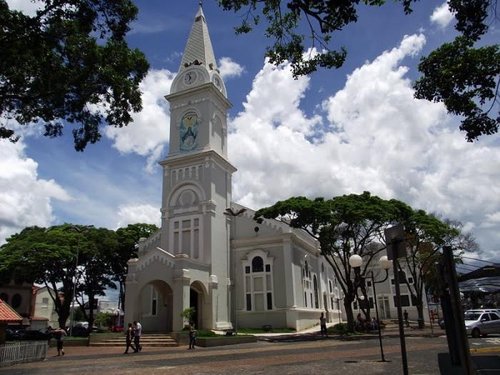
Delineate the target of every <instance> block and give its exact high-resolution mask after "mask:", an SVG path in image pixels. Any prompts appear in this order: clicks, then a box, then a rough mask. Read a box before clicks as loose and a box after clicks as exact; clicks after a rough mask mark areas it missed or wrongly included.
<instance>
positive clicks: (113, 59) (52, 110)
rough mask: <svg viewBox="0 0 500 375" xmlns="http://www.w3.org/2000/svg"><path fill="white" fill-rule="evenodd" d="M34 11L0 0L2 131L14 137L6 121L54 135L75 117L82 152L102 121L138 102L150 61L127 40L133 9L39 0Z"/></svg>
mask: <svg viewBox="0 0 500 375" xmlns="http://www.w3.org/2000/svg"><path fill="white" fill-rule="evenodd" d="M40 3H41V8H40V9H39V10H38V11H37V12H36V15H35V16H28V15H25V14H23V13H21V12H18V11H15V10H11V9H9V6H8V4H7V2H6V1H5V0H0V24H1V25H2V27H1V28H0V50H1V51H2V58H1V59H0V116H1V117H0V138H7V139H10V140H12V141H16V140H17V139H18V135H17V134H16V133H15V131H14V129H13V126H11V125H12V124H11V122H12V121H14V120H15V121H16V122H18V123H19V124H21V125H30V126H44V127H45V133H44V134H45V135H46V136H49V137H57V136H60V135H62V134H63V130H64V128H65V127H66V126H68V124H73V125H74V127H73V130H72V133H73V138H74V146H75V149H76V150H77V151H83V150H84V149H85V147H86V146H87V144H88V143H95V142H97V141H99V139H100V138H101V129H100V128H101V125H103V124H104V123H106V124H108V125H112V126H117V127H122V126H125V125H127V124H128V123H130V121H131V120H132V117H131V112H133V111H136V112H137V111H139V110H140V109H141V108H142V104H141V93H140V90H139V83H140V82H141V80H142V79H143V78H144V77H145V75H146V73H147V70H148V68H149V65H148V63H147V61H146V58H145V56H144V55H143V53H142V52H140V51H139V50H137V49H130V48H129V47H128V45H127V42H126V40H125V36H126V33H127V31H129V24H130V22H132V21H133V20H135V18H136V16H137V12H138V10H137V7H136V6H135V5H134V4H133V3H132V1H130V0H116V1H106V0H84V1H75V0H64V1H63V0H40Z"/></svg>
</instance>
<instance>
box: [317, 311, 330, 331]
mask: <svg viewBox="0 0 500 375" xmlns="http://www.w3.org/2000/svg"><path fill="white" fill-rule="evenodd" d="M319 327H320V330H321V336H328V330H327V329H326V318H325V314H323V313H321V315H320V317H319Z"/></svg>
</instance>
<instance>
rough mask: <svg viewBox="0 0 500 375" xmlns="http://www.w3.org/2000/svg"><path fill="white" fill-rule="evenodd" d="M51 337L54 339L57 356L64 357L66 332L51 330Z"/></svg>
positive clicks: (60, 329)
mask: <svg viewBox="0 0 500 375" xmlns="http://www.w3.org/2000/svg"><path fill="white" fill-rule="evenodd" d="M52 335H53V336H54V338H55V339H56V345H57V356H60V355H61V354H62V355H64V336H66V331H65V330H64V329H62V328H57V329H53V330H52Z"/></svg>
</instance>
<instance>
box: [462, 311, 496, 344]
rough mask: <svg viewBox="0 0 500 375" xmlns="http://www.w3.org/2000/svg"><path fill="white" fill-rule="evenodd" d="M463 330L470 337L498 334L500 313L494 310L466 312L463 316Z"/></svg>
mask: <svg viewBox="0 0 500 375" xmlns="http://www.w3.org/2000/svg"><path fill="white" fill-rule="evenodd" d="M464 321H465V330H466V332H467V334H468V335H471V336H472V337H479V336H486V335H487V334H489V333H500V313H498V311H497V310H494V309H485V310H467V311H466V312H465V314H464Z"/></svg>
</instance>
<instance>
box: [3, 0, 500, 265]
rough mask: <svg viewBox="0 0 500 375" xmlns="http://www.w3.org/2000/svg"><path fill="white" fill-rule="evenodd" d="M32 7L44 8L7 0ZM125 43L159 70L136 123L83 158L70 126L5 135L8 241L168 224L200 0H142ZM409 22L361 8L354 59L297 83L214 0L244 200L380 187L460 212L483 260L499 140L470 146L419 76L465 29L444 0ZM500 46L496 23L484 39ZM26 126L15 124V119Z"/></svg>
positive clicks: (352, 40)
mask: <svg viewBox="0 0 500 375" xmlns="http://www.w3.org/2000/svg"><path fill="white" fill-rule="evenodd" d="M7 3H8V4H9V6H11V7H13V8H16V9H19V10H22V11H23V12H26V13H28V14H32V13H33V12H34V10H35V9H36V7H37V4H36V3H32V2H31V1H28V0H17V1H14V0H8V1H7ZM135 3H136V4H137V6H138V8H139V15H138V19H137V21H135V22H134V23H133V24H132V25H131V31H130V32H129V35H128V42H129V44H130V46H131V47H133V48H139V49H141V50H142V51H143V52H144V53H145V54H146V57H147V59H148V60H149V62H150V64H151V69H150V71H149V73H148V75H147V77H146V78H145V80H144V81H143V82H142V84H141V90H142V92H143V97H142V99H143V107H144V108H143V110H142V111H141V112H140V113H136V114H134V115H133V118H134V122H133V123H132V124H130V125H129V126H128V127H126V128H122V129H115V128H107V129H104V131H103V134H104V136H103V139H102V141H101V142H99V143H97V144H95V145H89V146H88V147H87V148H86V150H85V151H84V152H76V151H75V150H74V148H73V140H72V137H71V128H69V129H68V130H67V131H66V133H67V134H66V135H65V136H63V137H60V138H57V139H49V138H46V137H43V136H42V135H41V134H40V130H39V129H37V128H35V127H31V128H30V127H29V128H28V129H27V130H26V129H25V130H23V131H22V137H21V139H20V141H18V142H17V143H15V144H13V143H10V142H8V141H5V140H0V244H1V243H4V242H5V239H6V238H8V237H9V236H10V235H12V234H14V233H17V232H19V231H21V230H22V229H23V228H25V227H27V226H32V225H38V226H44V227H48V226H51V225H58V224H62V223H73V224H83V225H95V226H97V227H106V228H110V229H117V228H119V227H122V226H126V225H128V224H131V223H138V222H145V223H152V224H156V225H159V224H160V207H161V187H162V173H161V167H160V166H159V164H158V162H159V161H160V160H162V159H164V158H165V156H166V155H167V153H168V141H169V126H170V117H169V106H168V102H167V101H166V100H165V99H164V96H165V95H167V94H168V93H169V91H170V85H171V83H172V80H173V78H174V77H175V75H176V73H177V71H178V69H179V64H180V61H181V56H182V53H183V50H184V46H185V43H186V41H187V38H188V35H189V32H190V29H191V25H192V23H193V20H194V16H195V14H196V12H197V10H198V1H197V0H196V1H195V0H184V1H164V0H136V1H135ZM414 8H415V9H414V12H413V13H412V14H411V15H409V16H404V15H403V11H402V7H401V5H398V4H394V2H391V1H389V2H388V4H387V5H385V6H383V7H380V8H373V7H371V8H370V9H367V8H363V9H362V10H361V12H360V16H359V20H358V22H357V23H355V24H352V25H349V26H348V27H347V28H346V29H345V30H344V31H342V32H341V33H338V34H335V36H334V40H333V43H334V45H335V46H345V47H346V48H347V50H348V57H347V61H346V63H345V65H344V66H343V67H342V68H340V69H338V70H322V71H319V72H316V73H313V74H312V75H311V76H306V77H300V78H298V79H294V78H293V77H292V75H291V73H290V69H289V66H288V65H287V64H283V65H281V66H279V67H276V66H273V65H270V64H269V63H268V62H267V61H266V60H265V57H264V52H265V48H266V46H268V45H269V41H268V40H266V38H265V36H264V33H263V31H262V30H261V29H258V30H256V32H254V33H251V34H249V35H240V36H237V35H235V33H234V32H233V28H234V27H235V26H237V25H238V24H239V22H240V20H241V15H240V14H234V13H228V12H224V11H222V10H221V9H220V8H219V7H217V5H216V1H215V0H210V1H209V0H205V1H204V3H203V10H204V13H205V16H206V19H207V23H208V28H209V32H210V36H211V40H212V45H213V48H214V51H215V55H216V58H217V60H218V65H219V69H220V70H221V73H222V75H223V78H224V81H225V83H226V88H227V91H228V96H229V100H230V101H231V103H232V105H233V107H232V108H231V110H230V112H229V118H228V123H229V135H228V149H229V152H228V154H229V160H230V161H231V163H232V164H233V165H235V166H236V168H237V169H238V171H237V172H236V173H234V175H233V200H234V201H235V202H238V203H240V204H243V205H245V206H247V207H250V208H252V209H259V208H262V207H265V206H269V205H272V204H273V203H275V202H276V201H278V200H282V199H286V198H289V197H291V196H298V195H300V196H307V197H310V198H314V197H319V196H321V197H325V198H332V197H334V196H338V195H343V194H351V193H356V194H360V193H362V192H363V191H370V192H371V193H372V194H374V195H378V196H380V197H382V198H384V199H392V198H395V199H399V200H402V201H404V202H406V203H407V204H409V205H410V206H412V207H413V208H416V209H423V210H425V211H427V212H430V213H435V214H437V215H439V216H440V217H443V218H449V219H452V220H458V221H460V222H462V223H463V225H464V230H465V231H470V232H471V233H472V234H473V236H474V237H475V238H476V240H477V242H478V244H479V246H480V249H481V253H480V254H477V257H478V258H480V259H483V260H491V261H498V256H497V250H499V249H500V199H499V196H500V173H499V171H500V140H499V136H498V135H494V136H486V137H482V138H481V139H480V140H479V141H477V142H474V143H469V142H466V140H465V134H464V133H463V132H460V131H459V130H458V126H459V122H460V119H459V118H456V117H454V116H451V115H449V114H447V112H446V109H445V108H444V106H443V105H442V104H440V103H431V102H428V101H424V100H417V99H415V98H414V97H413V94H414V90H413V89H412V83H413V82H414V80H415V79H417V78H418V77H419V72H418V70H417V65H418V62H419V60H420V58H421V57H422V56H426V55H427V54H428V53H429V52H430V51H432V50H433V49H435V48H436V47H438V46H439V45H441V44H442V43H443V42H447V41H451V40H452V39H453V38H454V36H455V31H454V28H453V26H454V22H455V19H454V18H453V16H452V14H451V13H450V12H449V10H448V8H447V5H446V3H445V2H444V1H443V0H426V1H423V2H417V3H416V4H415V5H414ZM495 40H496V41H498V40H500V39H499V30H498V29H497V28H495V24H492V27H491V30H490V32H489V34H488V36H487V37H486V41H487V42H488V41H489V42H490V43H493V41H495ZM11 125H12V126H15V124H11Z"/></svg>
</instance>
